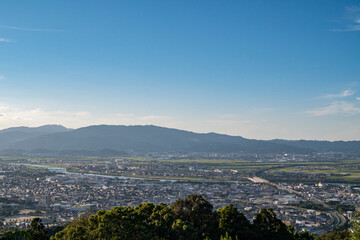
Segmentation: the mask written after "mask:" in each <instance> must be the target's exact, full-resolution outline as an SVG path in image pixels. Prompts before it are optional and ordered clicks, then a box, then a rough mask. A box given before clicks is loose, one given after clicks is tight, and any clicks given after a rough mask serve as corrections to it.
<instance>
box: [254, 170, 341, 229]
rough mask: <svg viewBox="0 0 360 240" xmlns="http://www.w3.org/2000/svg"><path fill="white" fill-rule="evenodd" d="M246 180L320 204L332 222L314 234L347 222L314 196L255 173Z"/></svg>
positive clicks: (338, 226) (337, 212) (338, 213)
mask: <svg viewBox="0 0 360 240" xmlns="http://www.w3.org/2000/svg"><path fill="white" fill-rule="evenodd" d="M248 179H249V180H250V181H252V182H255V183H263V184H268V185H271V186H273V187H276V188H278V189H280V190H283V191H287V192H288V193H291V194H295V195H298V196H301V197H302V198H304V199H305V200H307V201H309V202H310V203H314V204H321V205H322V206H324V209H326V211H323V212H324V213H326V214H328V215H329V216H330V217H331V219H332V220H333V221H332V222H331V223H330V224H329V225H328V227H327V228H325V229H324V228H323V229H319V230H317V231H315V232H314V233H315V234H322V233H325V232H328V231H331V230H333V229H335V228H341V227H343V226H344V225H345V224H346V223H347V221H348V220H347V219H346V218H345V217H344V216H343V215H342V214H341V213H340V212H339V211H337V210H336V209H334V208H332V207H330V206H329V205H328V204H327V203H326V202H325V201H323V200H321V199H318V198H316V197H314V196H308V195H307V194H306V193H303V192H300V191H296V190H294V189H292V188H290V187H287V186H283V185H281V184H277V183H272V182H270V181H269V180H267V179H264V178H260V177H257V176H256V174H255V173H254V174H253V175H252V177H249V178H248Z"/></svg>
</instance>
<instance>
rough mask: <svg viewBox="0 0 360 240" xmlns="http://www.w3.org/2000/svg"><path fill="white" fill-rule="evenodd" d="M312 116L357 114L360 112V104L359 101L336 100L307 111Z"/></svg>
mask: <svg viewBox="0 0 360 240" xmlns="http://www.w3.org/2000/svg"><path fill="white" fill-rule="evenodd" d="M307 113H308V114H310V115H312V116H326V115H355V114H360V105H359V104H358V103H353V102H346V101H336V102H333V103H331V104H330V105H329V106H326V107H323V108H319V109H315V110H311V111H307Z"/></svg>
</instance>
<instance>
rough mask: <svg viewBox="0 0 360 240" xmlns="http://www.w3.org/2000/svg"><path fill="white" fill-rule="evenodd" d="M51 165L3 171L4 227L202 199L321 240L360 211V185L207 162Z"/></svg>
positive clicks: (0, 206) (0, 210) (24, 164)
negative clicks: (264, 213)
mask: <svg viewBox="0 0 360 240" xmlns="http://www.w3.org/2000/svg"><path fill="white" fill-rule="evenodd" d="M209 161H210V160H209ZM50 162H51V160H48V159H41V160H36V161H29V160H27V159H20V160H17V161H5V162H3V164H1V166H0V220H1V224H2V227H17V228H28V227H29V224H30V222H31V220H32V219H33V218H36V217H39V218H41V219H42V220H43V223H44V224H46V226H58V225H63V224H64V223H67V222H69V221H71V220H73V219H76V218H78V217H80V216H82V215H87V214H92V213H95V212H96V211H97V210H100V209H111V208H113V207H115V206H136V205H138V204H141V203H144V202H153V203H155V204H158V203H165V204H169V205H170V204H171V203H173V202H174V201H176V200H177V199H178V198H185V197H186V196H187V195H189V194H192V193H197V194H202V195H203V196H204V197H206V199H208V200H209V201H210V202H211V204H212V205H213V207H214V209H218V208H221V207H225V206H227V205H228V204H234V205H235V206H236V207H237V208H238V209H239V210H240V211H241V212H243V213H244V214H245V216H246V217H247V218H248V219H249V220H250V221H251V220H252V219H253V218H254V217H255V216H256V213H257V212H259V211H260V210H261V209H262V208H273V209H274V211H275V213H276V214H277V216H278V217H279V218H280V219H281V220H282V221H283V222H284V223H286V224H291V225H292V226H294V227H295V229H296V230H298V231H302V230H307V231H309V232H312V233H315V234H320V233H325V232H328V231H331V230H334V229H341V228H345V227H347V226H348V224H349V220H350V219H351V218H352V216H353V214H354V213H355V210H356V206H359V205H360V187H357V185H356V184H347V183H328V182H313V183H310V182H304V183H301V182H292V183H284V182H282V183H281V182H270V181H269V180H267V179H264V178H262V177H263V175H261V174H259V173H262V171H263V169H262V170H260V171H257V172H256V171H255V172H252V173H251V172H248V171H245V170H241V168H240V167H238V168H237V169H236V168H234V169H231V168H227V167H226V165H224V166H222V167H221V165H219V164H218V163H216V164H212V165H211V166H212V167H208V165H206V164H205V163H204V161H198V162H197V161H172V162H170V161H169V162H163V161H161V162H157V161H150V163H149V162H148V163H146V164H144V162H140V163H139V162H136V163H134V161H132V160H129V159H122V158H114V159H108V160H106V161H105V160H103V159H100V160H99V159H96V160H94V159H93V160H87V161H84V160H57V161H56V162H57V164H52V165H51V164H50ZM210 162H211V161H210ZM253 167H254V166H253ZM255 167H257V166H255ZM273 168H275V169H277V168H278V166H277V165H276V166H275V167H273ZM254 169H256V168H254ZM266 169H268V166H266V168H265V170H266ZM277 171H278V170H277ZM277 171H276V172H277ZM276 172H275V173H276ZM255 174H258V175H259V176H260V177H259V176H256V175H255Z"/></svg>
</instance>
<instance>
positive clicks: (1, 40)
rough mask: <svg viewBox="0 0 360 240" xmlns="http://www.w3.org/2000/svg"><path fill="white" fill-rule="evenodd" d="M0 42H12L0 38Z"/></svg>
mask: <svg viewBox="0 0 360 240" xmlns="http://www.w3.org/2000/svg"><path fill="white" fill-rule="evenodd" d="M0 42H12V41H11V39H9V38H0Z"/></svg>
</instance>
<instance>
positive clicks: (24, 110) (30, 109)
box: [0, 0, 360, 140]
mask: <svg viewBox="0 0 360 240" xmlns="http://www.w3.org/2000/svg"><path fill="white" fill-rule="evenodd" d="M0 16H1V17H0V128H7V127H11V126H19V125H25V126H38V125H42V124H48V123H50V124H62V125H64V126H67V127H73V128H75V127H81V126H87V125H91V124H125V125H135V124H154V125H159V126H165V127H174V128H180V129H185V130H191V131H195V132H219V133H226V134H230V135H241V136H244V137H248V138H257V139H273V138H286V139H328V140H339V139H341V140H353V139H354V140H360V137H359V136H360V3H359V1H344V0H338V1H333V0H322V1H310V0H308V1H302V0H301V1H300V0H298V1H265V0H264V1H253V0H249V1H240V0H238V1H115V0H114V1H110V0H108V1H100V0H99V1H90V0H89V1H49V0H46V1H45V0H44V1H17V0H13V1H0Z"/></svg>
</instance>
